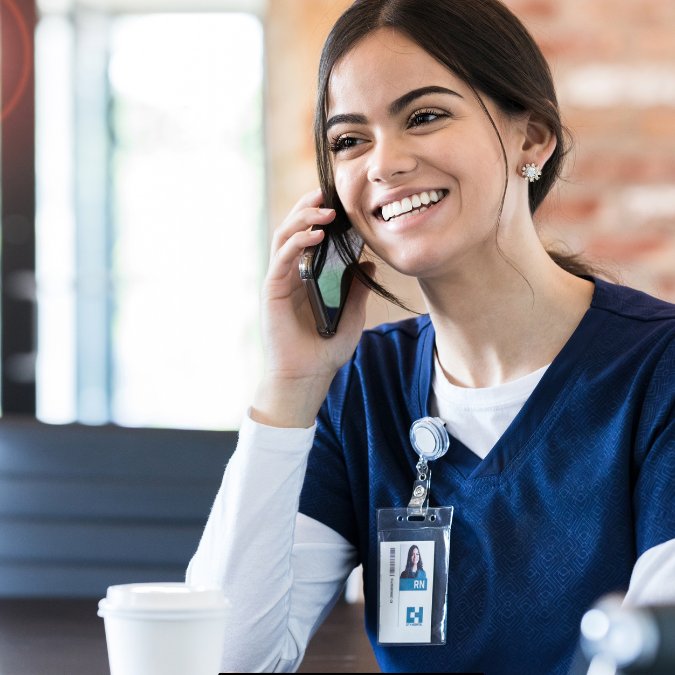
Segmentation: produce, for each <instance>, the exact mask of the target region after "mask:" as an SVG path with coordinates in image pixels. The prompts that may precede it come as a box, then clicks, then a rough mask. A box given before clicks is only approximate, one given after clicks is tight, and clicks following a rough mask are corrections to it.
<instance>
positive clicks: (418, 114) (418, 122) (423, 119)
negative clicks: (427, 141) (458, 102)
mask: <svg viewBox="0 0 675 675" xmlns="http://www.w3.org/2000/svg"><path fill="white" fill-rule="evenodd" d="M442 117H448V114H447V113H444V112H441V111H440V110H416V111H415V112H414V113H413V114H412V115H411V116H410V118H409V119H408V127H409V128H410V127H422V126H424V125H425V124H430V123H431V122H434V121H436V120H438V119H441V118H442Z"/></svg>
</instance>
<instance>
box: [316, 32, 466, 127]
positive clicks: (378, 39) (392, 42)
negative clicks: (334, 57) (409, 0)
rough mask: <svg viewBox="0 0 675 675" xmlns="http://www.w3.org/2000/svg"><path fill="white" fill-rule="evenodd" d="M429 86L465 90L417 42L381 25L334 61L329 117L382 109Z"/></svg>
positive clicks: (458, 81) (329, 93)
mask: <svg viewBox="0 0 675 675" xmlns="http://www.w3.org/2000/svg"><path fill="white" fill-rule="evenodd" d="M429 85H439V86H445V87H448V88H449V89H453V90H454V91H458V92H459V93H463V92H464V91H465V89H466V85H465V84H464V83H463V82H462V81H461V80H460V79H459V78H458V77H457V76H456V75H454V74H453V73H452V72H451V71H450V70H448V69H447V68H446V67H445V66H444V65H442V64H441V63H439V62H438V61H437V60H436V59H435V58H434V57H433V56H431V55H430V54H429V53H428V52H426V51H424V49H422V47H420V46H419V45H418V44H417V43H415V42H413V41H412V40H410V38H408V37H407V36H405V35H403V34H402V33H400V32H398V31H396V30H394V29H391V28H381V29H380V30H378V31H376V32H375V33H373V34H372V35H369V36H368V37H367V38H366V39H365V40H363V41H362V42H360V43H359V44H358V45H357V46H356V47H355V48H354V49H352V50H351V51H350V52H348V53H347V54H345V56H343V57H342V58H341V59H340V60H339V61H338V62H337V63H336V65H335V67H334V68H333V72H332V74H331V78H330V82H329V87H328V116H329V117H330V116H332V115H335V114H338V113H349V112H363V111H366V110H376V109H378V108H381V109H385V108H386V106H388V105H389V103H391V102H392V101H393V100H395V99H396V98H398V97H399V96H402V95H403V94H405V93H407V92H409V91H412V90H413V89H418V88H420V87H426V86H429ZM460 89H461V92H460Z"/></svg>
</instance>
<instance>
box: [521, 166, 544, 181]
mask: <svg viewBox="0 0 675 675" xmlns="http://www.w3.org/2000/svg"><path fill="white" fill-rule="evenodd" d="M522 171H523V178H524V179H525V180H529V181H530V183H534V181H535V180H539V179H540V178H541V169H540V168H539V167H538V166H537V165H536V164H535V163H534V162H533V163H532V164H526V165H525V166H524V167H523V169H522Z"/></svg>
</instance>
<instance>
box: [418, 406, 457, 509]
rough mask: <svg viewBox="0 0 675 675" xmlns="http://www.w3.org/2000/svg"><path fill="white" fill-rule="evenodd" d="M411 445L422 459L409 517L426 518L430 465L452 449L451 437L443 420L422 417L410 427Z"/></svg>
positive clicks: (419, 463)
mask: <svg viewBox="0 0 675 675" xmlns="http://www.w3.org/2000/svg"><path fill="white" fill-rule="evenodd" d="M410 443H411V444H412V446H413V448H414V449H415V452H416V453H417V454H418V455H419V457H420V459H419V461H418V462H417V480H416V481H415V482H414V483H413V492H412V498H411V499H410V502H409V503H408V515H409V516H424V515H425V514H426V510H427V506H428V504H429V490H430V489H431V469H430V468H429V464H428V463H429V462H430V461H432V460H434V459H438V458H439V457H443V455H445V453H446V452H447V451H448V448H449V447H450V436H449V435H448V431H447V429H446V428H445V424H444V422H443V420H442V419H440V418H439V417H422V418H421V419H419V420H417V421H416V422H413V424H412V426H411V427H410Z"/></svg>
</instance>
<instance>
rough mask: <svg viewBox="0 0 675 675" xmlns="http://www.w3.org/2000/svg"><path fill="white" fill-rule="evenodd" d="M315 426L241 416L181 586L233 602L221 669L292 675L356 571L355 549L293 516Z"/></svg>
mask: <svg viewBox="0 0 675 675" xmlns="http://www.w3.org/2000/svg"><path fill="white" fill-rule="evenodd" d="M315 430H316V425H315V426H314V427H312V428H311V429H275V428H272V427H266V426H264V425H262V424H257V423H255V422H253V421H252V420H251V419H250V418H249V417H248V416H247V417H246V418H245V419H244V422H243V424H242V427H241V430H240V432H239V443H238V445H237V449H236V451H235V453H234V454H233V455H232V458H231V459H230V462H229V463H228V465H227V469H226V471H225V476H224V478H223V483H222V485H221V487H220V490H219V491H218V495H217V496H216V500H215V503H214V505H213V508H212V510H211V515H210V516H209V519H208V522H207V523H206V527H205V529H204V534H203V535H202V539H201V542H200V543H199V548H198V549H197V552H196V553H195V555H194V557H193V558H192V560H191V561H190V565H189V567H188V570H187V575H186V581H187V582H188V583H189V584H196V585H205V586H217V587H221V588H222V589H223V591H224V593H225V596H226V597H227V598H228V599H229V600H230V602H231V603H232V609H231V610H230V613H229V616H230V617H231V618H230V620H229V622H228V628H227V634H226V637H225V643H224V645H223V660H222V665H221V669H222V671H224V672H228V671H239V672H289V671H295V670H296V669H297V667H298V666H299V665H300V662H301V661H302V657H303V656H304V653H305V649H306V647H307V643H308V642H309V640H310V638H311V637H312V635H314V632H315V631H316V630H317V628H318V627H319V626H320V625H321V622H322V621H323V619H324V618H325V616H326V615H327V614H328V612H329V611H330V610H331V608H332V607H333V604H334V603H335V601H336V600H337V599H338V597H339V595H340V593H341V591H342V589H343V587H344V584H345V581H346V579H347V577H348V576H349V573H350V572H351V570H352V569H353V568H354V566H355V565H356V560H357V552H356V549H355V548H354V546H352V545H351V544H350V543H349V542H348V541H347V540H346V539H344V538H343V537H342V536H341V535H340V534H338V533H337V532H335V530H333V529H331V528H329V527H327V526H326V525H324V524H323V523H320V522H318V521H316V520H313V519H312V518H308V517H307V516H304V515H302V514H299V513H298V503H299V500H300V490H301V489H302V484H303V481H304V477H305V469H306V466H307V456H308V454H309V450H310V449H311V447H312V442H313V439H314V432H315Z"/></svg>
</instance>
